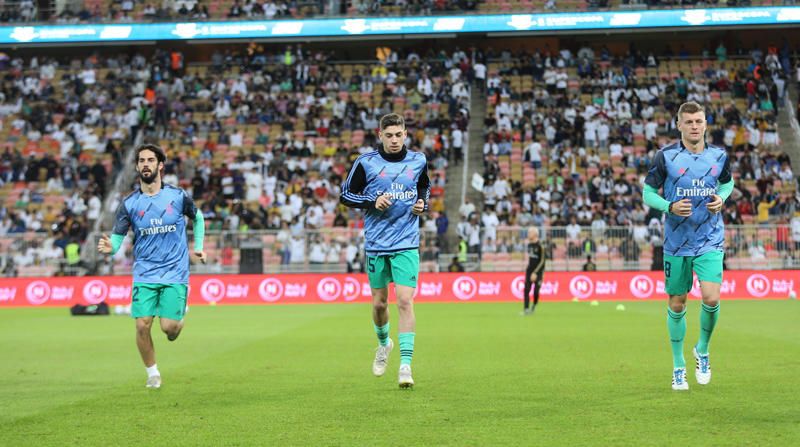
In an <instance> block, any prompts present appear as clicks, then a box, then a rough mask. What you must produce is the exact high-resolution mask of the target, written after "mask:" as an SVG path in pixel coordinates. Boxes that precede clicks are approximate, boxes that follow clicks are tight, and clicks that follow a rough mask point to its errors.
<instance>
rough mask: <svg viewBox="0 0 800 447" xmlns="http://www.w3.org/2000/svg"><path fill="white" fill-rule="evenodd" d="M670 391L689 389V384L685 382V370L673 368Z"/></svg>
mask: <svg viewBox="0 0 800 447" xmlns="http://www.w3.org/2000/svg"><path fill="white" fill-rule="evenodd" d="M672 389H673V390H675V391H686V390H688V389H689V382H687V381H686V368H675V370H673V371H672Z"/></svg>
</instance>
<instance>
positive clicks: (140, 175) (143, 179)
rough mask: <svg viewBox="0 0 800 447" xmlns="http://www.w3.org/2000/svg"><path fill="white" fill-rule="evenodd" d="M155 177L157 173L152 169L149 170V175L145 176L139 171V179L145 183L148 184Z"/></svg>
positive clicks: (154, 179)
mask: <svg viewBox="0 0 800 447" xmlns="http://www.w3.org/2000/svg"><path fill="white" fill-rule="evenodd" d="M156 178H158V174H157V173H155V172H153V171H149V176H147V177H146V176H145V174H144V172H139V180H141V181H143V182H145V183H147V184H148V185H150V184H152V183H153V182H155V181H156Z"/></svg>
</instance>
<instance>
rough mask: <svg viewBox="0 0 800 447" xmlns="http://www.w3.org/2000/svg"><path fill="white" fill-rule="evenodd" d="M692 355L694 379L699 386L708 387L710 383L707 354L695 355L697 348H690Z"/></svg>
mask: <svg viewBox="0 0 800 447" xmlns="http://www.w3.org/2000/svg"><path fill="white" fill-rule="evenodd" d="M692 354H694V362H695V365H696V366H695V368H694V377H695V378H696V379H697V383H699V384H700V385H708V383H709V382H711V362H709V360H708V354H706V355H700V354H698V353H697V348H696V347H695V348H692Z"/></svg>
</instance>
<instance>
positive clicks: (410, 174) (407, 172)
mask: <svg viewBox="0 0 800 447" xmlns="http://www.w3.org/2000/svg"><path fill="white" fill-rule="evenodd" d="M406 177H408V178H410V179H413V178H414V170H413V169H411V168H408V171H406Z"/></svg>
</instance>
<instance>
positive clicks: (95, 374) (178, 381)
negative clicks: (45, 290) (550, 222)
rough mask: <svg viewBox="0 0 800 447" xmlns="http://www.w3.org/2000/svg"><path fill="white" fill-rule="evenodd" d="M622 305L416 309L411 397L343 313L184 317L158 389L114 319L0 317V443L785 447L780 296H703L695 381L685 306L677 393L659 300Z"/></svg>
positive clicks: (788, 371)
mask: <svg viewBox="0 0 800 447" xmlns="http://www.w3.org/2000/svg"><path fill="white" fill-rule="evenodd" d="M625 304H626V307H627V310H626V311H624V312H620V311H616V310H615V303H601V304H600V306H598V307H591V306H589V304H588V303H571V302H570V303H546V302H545V303H542V305H540V307H539V309H538V310H537V313H536V315H534V316H532V317H521V316H519V310H520V308H521V305H519V304H517V303H498V304H480V303H464V304H458V303H454V304H419V305H417V309H416V310H417V340H416V352H415V356H414V363H413V368H414V379H415V381H416V382H417V385H416V387H415V388H414V389H413V390H411V391H407V390H400V389H398V387H397V368H398V365H399V350H398V349H395V351H394V352H393V353H392V358H391V361H390V367H389V369H388V370H387V374H386V376H384V377H382V378H376V377H373V376H372V373H371V362H372V357H373V353H374V351H373V350H374V347H375V345H376V340H375V336H374V333H373V331H372V323H371V321H370V308H369V306H367V305H363V304H358V305H305V306H260V307H235V306H218V307H193V308H192V309H191V311H190V313H189V315H188V317H187V325H186V328H185V330H184V333H183V334H182V335H181V337H180V339H179V340H178V341H177V342H174V343H169V342H167V340H166V337H165V336H164V335H163V334H161V333H160V332H156V331H155V330H154V332H153V334H154V338H155V342H156V352H157V356H158V357H157V358H158V364H159V369H160V370H161V373H162V376H163V379H164V383H163V386H162V388H161V389H160V390H148V389H145V387H144V383H145V379H146V375H145V372H144V368H143V367H142V365H141V361H140V360H139V355H138V352H137V351H136V347H135V344H134V326H133V321H132V320H131V319H130V318H128V317H115V316H111V317H97V318H93V317H89V318H73V317H69V316H68V310H67V309H4V310H0V354H2V362H0V427H2V428H1V429H0V445H3V446H33V445H35V446H41V445H55V446H64V445H101V446H117V445H167V446H169V445H198V446H199V445H209V446H237V445H269V446H273V445H301V446H323V445H324V446H327V445H342V446H353V445H365V446H368V445H397V446H415V445H424V446H439V445H456V446H473V445H475V446H489V445H572V446H574V445H634V446H641V445H665V446H667V445H670V446H673V445H734V446H743V445H779V446H791V445H800V398H798V396H800V390H798V384H800V303H798V302H796V301H768V302H755V301H726V302H723V304H722V309H721V314H720V320H719V324H718V326H717V330H716V332H715V334H714V338H713V339H712V343H711V354H712V357H711V359H712V366H713V372H714V376H713V380H712V382H711V384H710V385H708V386H705V387H701V386H700V385H697V383H696V382H695V380H694V371H693V369H694V360H693V359H692V358H691V344H692V343H694V341H695V340H696V338H697V332H698V307H699V303H698V302H696V301H693V302H691V303H690V306H689V312H688V314H687V317H688V324H689V330H688V335H687V343H688V345H687V347H686V355H687V360H688V364H689V368H690V372H689V379H690V386H691V389H690V391H688V392H673V391H672V390H671V389H670V373H671V357H670V353H669V344H668V340H667V331H666V321H665V319H666V316H665V313H666V304H665V302H662V301H659V302H631V303H625ZM391 311H392V335H391V336H392V338H394V339H395V341H396V337H397V320H396V316H397V313H396V308H395V306H394V305H392V308H391Z"/></svg>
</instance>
